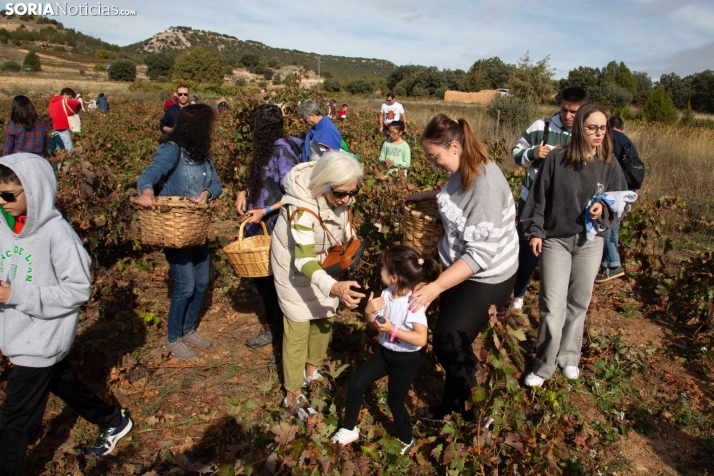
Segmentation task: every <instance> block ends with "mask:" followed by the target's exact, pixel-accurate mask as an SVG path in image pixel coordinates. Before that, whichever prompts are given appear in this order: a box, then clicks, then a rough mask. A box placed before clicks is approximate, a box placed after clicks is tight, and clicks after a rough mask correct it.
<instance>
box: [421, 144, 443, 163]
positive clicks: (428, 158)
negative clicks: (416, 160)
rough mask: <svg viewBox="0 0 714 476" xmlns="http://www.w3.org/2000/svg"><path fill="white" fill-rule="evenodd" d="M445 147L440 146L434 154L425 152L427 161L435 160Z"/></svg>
mask: <svg viewBox="0 0 714 476" xmlns="http://www.w3.org/2000/svg"><path fill="white" fill-rule="evenodd" d="M445 149H446V147H442V148H441V149H440V150H439V152H437V153H436V154H434V155H429V154H427V155H426V159H427V160H428V161H430V162H436V159H438V158H439V155H441V153H442V152H444V150H445Z"/></svg>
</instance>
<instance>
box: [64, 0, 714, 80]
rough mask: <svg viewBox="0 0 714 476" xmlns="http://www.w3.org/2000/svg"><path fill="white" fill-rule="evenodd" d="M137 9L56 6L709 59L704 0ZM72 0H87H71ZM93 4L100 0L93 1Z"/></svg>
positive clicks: (281, 34)
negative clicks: (128, 10) (127, 10)
mask: <svg viewBox="0 0 714 476" xmlns="http://www.w3.org/2000/svg"><path fill="white" fill-rule="evenodd" d="M101 3H102V5H116V6H118V7H119V8H120V9H134V10H136V12H137V16H134V17H69V16H66V17H64V16H61V17H56V18H57V20H59V21H62V22H63V23H64V24H65V25H66V26H68V27H73V28H77V29H78V30H80V31H82V32H84V33H87V34H90V35H92V36H95V37H101V38H102V39H103V40H105V41H109V42H111V43H116V44H119V45H127V44H130V43H134V42H137V41H141V40H144V39H147V38H149V37H151V36H152V35H154V34H155V33H158V32H160V31H162V30H164V29H166V28H168V27H170V26H179V25H181V26H190V27H192V28H195V29H201V30H209V31H215V32H218V33H225V34H229V35H233V36H236V37H237V38H239V39H241V40H255V41H260V42H262V43H265V44H267V45H270V46H274V47H282V48H291V49H297V50H302V51H310V52H315V53H321V54H333V55H344V56H358V57H367V58H381V59H386V60H389V61H392V62H394V63H396V64H398V65H403V64H409V63H413V64H424V65H429V66H438V67H440V68H451V69H456V68H461V69H464V70H467V69H468V68H469V67H470V66H471V64H473V62H474V61H476V60H478V59H480V58H489V57H491V56H499V57H500V58H501V59H502V60H504V61H505V62H507V63H515V62H517V60H518V58H519V57H521V56H523V55H524V54H525V53H526V52H529V53H530V57H531V58H532V59H541V58H543V57H545V56H547V55H550V63H551V65H552V66H553V67H554V68H555V70H556V74H555V77H556V78H560V77H563V76H566V75H567V72H568V70H570V69H572V68H574V67H577V66H591V67H601V66H604V65H605V64H607V63H608V62H609V61H611V60H616V61H618V62H619V61H624V62H625V63H626V64H627V65H628V66H630V68H631V69H632V70H635V71H646V72H648V73H649V74H650V76H651V77H652V78H653V79H655V80H656V79H659V76H660V75H661V74H662V73H670V72H676V73H677V74H679V75H682V76H684V75H688V74H691V73H694V72H698V71H703V70H705V69H714V2H713V1H712V0H620V1H614V0H590V1H574V0H570V1H566V0H536V1H534V0H476V1H468V0H440V1H437V0H393V1H389V0H357V1H350V2H348V1H342V0H332V1H323V0H317V1H313V2H306V3H303V2H295V1H293V0H261V1H259V2H258V1H248V0H233V1H221V2H219V1H214V0H205V1H203V2H195V1H189V0H172V1H170V2H169V1H159V0H144V1H136V0H126V1H118V2H116V3H111V0H104V1H102V2H101ZM68 4H69V5H79V4H84V2H72V1H68ZM89 4H90V5H96V3H92V2H91V1H89Z"/></svg>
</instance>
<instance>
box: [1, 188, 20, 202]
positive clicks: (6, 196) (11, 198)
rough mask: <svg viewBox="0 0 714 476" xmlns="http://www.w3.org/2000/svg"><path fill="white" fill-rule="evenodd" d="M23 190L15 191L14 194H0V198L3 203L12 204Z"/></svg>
mask: <svg viewBox="0 0 714 476" xmlns="http://www.w3.org/2000/svg"><path fill="white" fill-rule="evenodd" d="M23 190H24V189H22V188H21V189H20V190H15V191H14V192H0V198H2V201H3V202H5V203H12V202H14V201H15V200H17V196H18V195H20V194H21V193H22V192H23Z"/></svg>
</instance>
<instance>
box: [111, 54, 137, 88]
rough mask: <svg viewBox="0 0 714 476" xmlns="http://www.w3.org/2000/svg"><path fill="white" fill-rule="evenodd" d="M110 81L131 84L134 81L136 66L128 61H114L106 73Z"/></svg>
mask: <svg viewBox="0 0 714 476" xmlns="http://www.w3.org/2000/svg"><path fill="white" fill-rule="evenodd" d="M107 74H108V76H109V80H110V81H125V82H132V81H134V80H135V79H136V65H135V64H134V63H133V62H132V61H129V60H126V59H121V60H116V61H115V62H113V63H112V64H110V65H109V70H108V71H107Z"/></svg>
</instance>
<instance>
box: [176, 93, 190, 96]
mask: <svg viewBox="0 0 714 476" xmlns="http://www.w3.org/2000/svg"><path fill="white" fill-rule="evenodd" d="M176 94H177V95H178V96H188V93H176Z"/></svg>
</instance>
